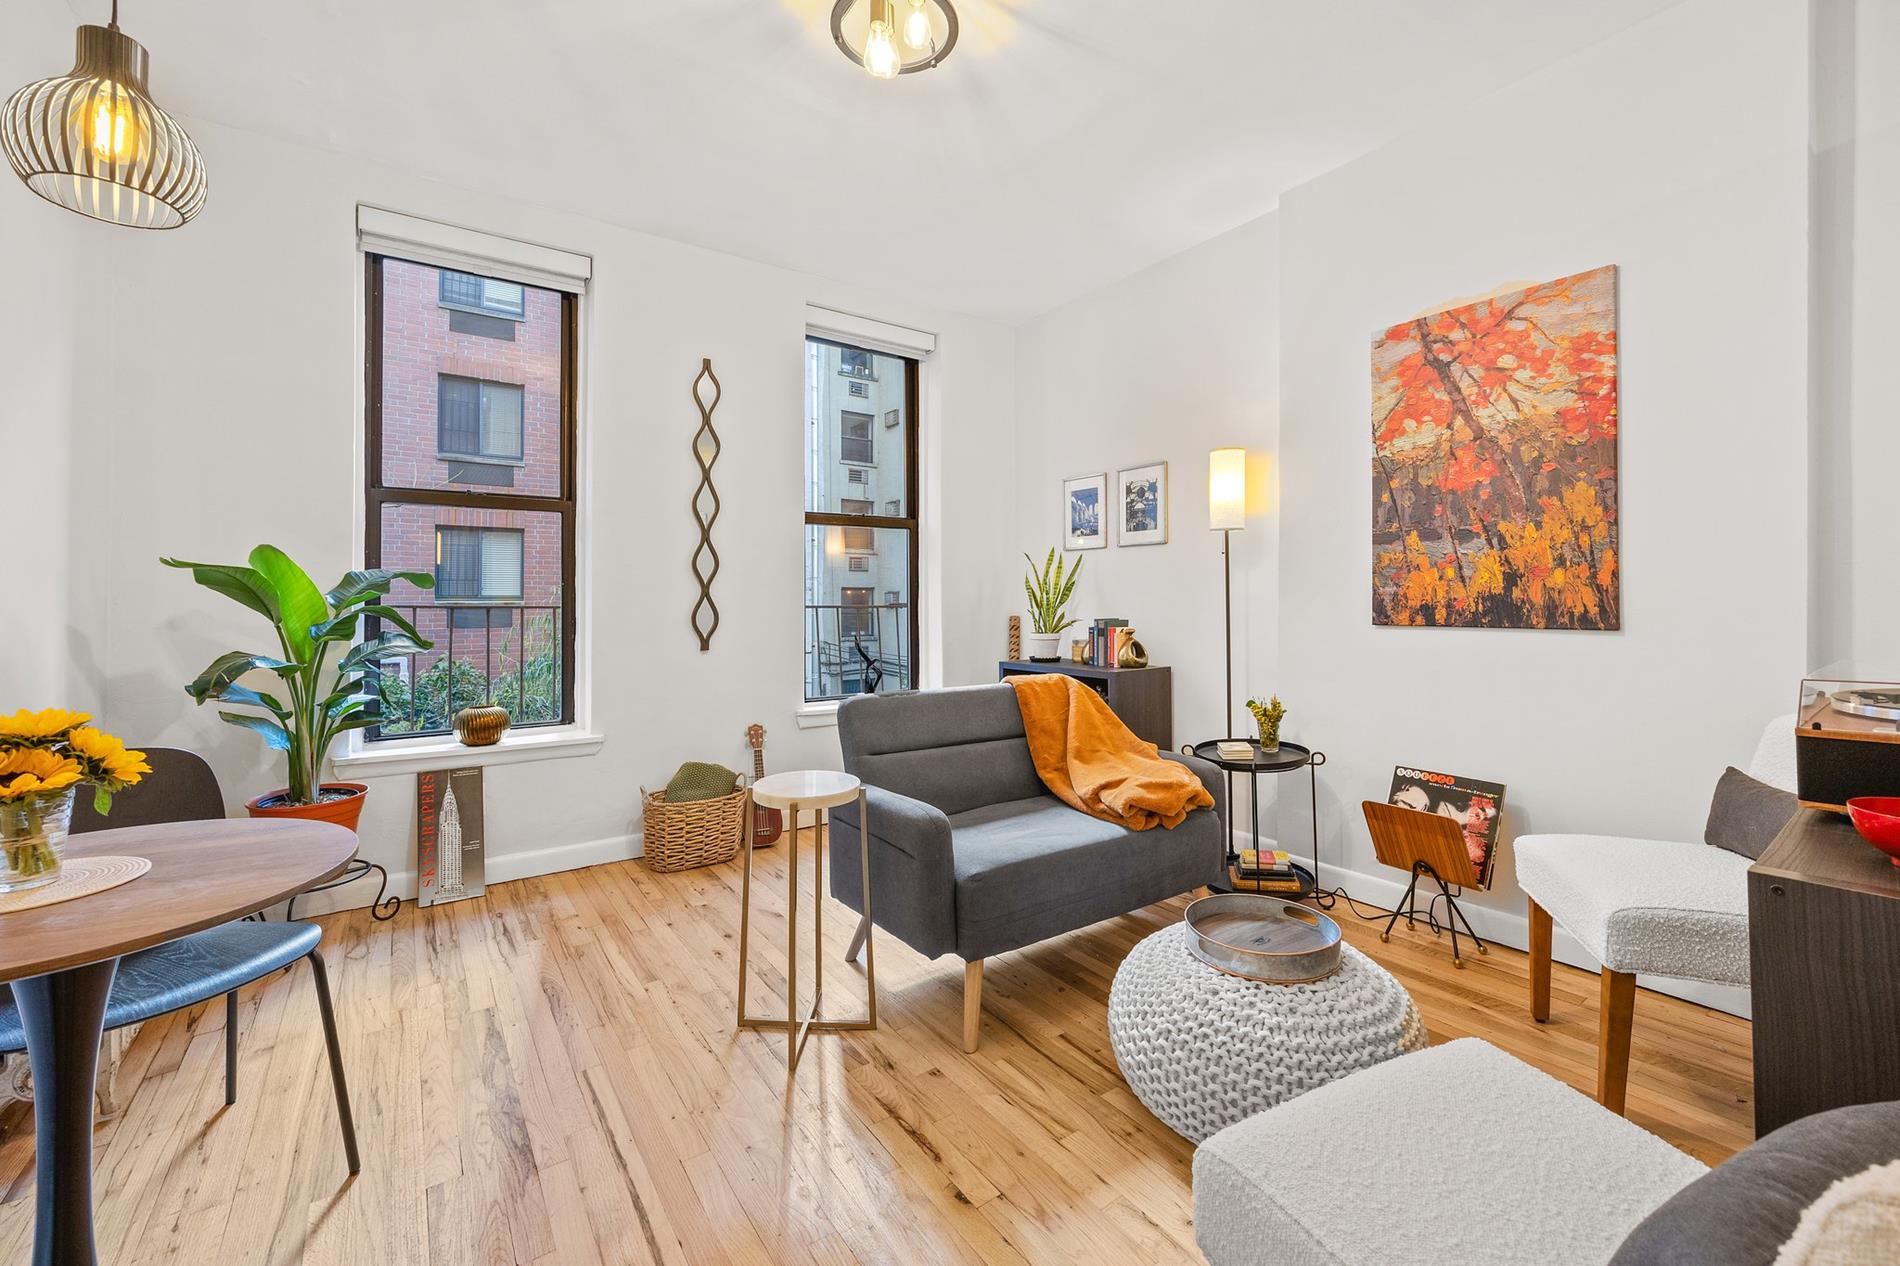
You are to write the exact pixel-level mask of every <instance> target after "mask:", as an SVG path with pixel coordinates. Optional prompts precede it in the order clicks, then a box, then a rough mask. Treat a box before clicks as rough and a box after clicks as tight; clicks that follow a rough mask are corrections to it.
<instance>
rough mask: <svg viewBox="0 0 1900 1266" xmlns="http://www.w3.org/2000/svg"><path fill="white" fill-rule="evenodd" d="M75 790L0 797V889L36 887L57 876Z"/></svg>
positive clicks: (15, 889)
mask: <svg viewBox="0 0 1900 1266" xmlns="http://www.w3.org/2000/svg"><path fill="white" fill-rule="evenodd" d="M74 790H75V789H74V788H72V787H67V788H65V789H64V790H62V791H48V792H43V793H41V794H39V795H36V796H21V797H20V798H19V799H17V800H0V892H19V891H21V890H22V889H25V888H38V887H39V886H40V885H42V884H50V883H52V882H53V881H54V880H55V879H57V878H59V854H60V850H61V849H62V848H63V847H64V846H65V844H66V832H67V830H68V829H69V828H70V827H71V826H72V820H73V792H74Z"/></svg>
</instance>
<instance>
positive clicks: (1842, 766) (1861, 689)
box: [1794, 665, 1900, 812]
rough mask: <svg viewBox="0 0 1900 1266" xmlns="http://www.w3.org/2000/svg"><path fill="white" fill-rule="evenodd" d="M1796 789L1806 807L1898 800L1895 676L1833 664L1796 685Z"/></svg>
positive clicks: (1899, 701)
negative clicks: (1882, 798) (1864, 799)
mask: <svg viewBox="0 0 1900 1266" xmlns="http://www.w3.org/2000/svg"><path fill="white" fill-rule="evenodd" d="M1794 734H1795V744H1794V749H1795V788H1796V794H1797V795H1799V796H1800V799H1801V803H1802V804H1804V805H1806V806H1808V807H1809V808H1811V809H1834V810H1836V811H1839V812H1845V811H1846V806H1847V802H1848V800H1850V799H1852V798H1853V797H1855V796H1900V677H1894V676H1880V675H1878V674H1874V673H1868V672H1865V671H1861V670H1859V669H1857V668H1856V667H1855V666H1853V665H1834V666H1832V667H1830V668H1827V669H1823V670H1822V671H1821V672H1819V673H1816V674H1815V675H1813V676H1811V677H1808V678H1807V679H1805V680H1804V681H1802V683H1801V702H1800V707H1799V709H1798V711H1797V712H1796V714H1795V732H1794Z"/></svg>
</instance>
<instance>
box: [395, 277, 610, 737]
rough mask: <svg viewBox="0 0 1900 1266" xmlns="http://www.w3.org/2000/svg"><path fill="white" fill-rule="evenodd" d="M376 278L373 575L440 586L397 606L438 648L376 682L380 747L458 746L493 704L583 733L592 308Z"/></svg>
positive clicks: (503, 284) (519, 287) (543, 293)
mask: <svg viewBox="0 0 1900 1266" xmlns="http://www.w3.org/2000/svg"><path fill="white" fill-rule="evenodd" d="M368 270H369V271H368V289H367V293H368V300H369V310H368V320H367V323H366V328H367V331H368V338H367V348H366V362H367V363H366V365H365V370H366V374H367V378H368V407H369V416H368V441H369V442H368V445H367V454H368V462H367V469H366V470H365V472H364V477H365V494H366V495H365V502H366V505H367V509H368V522H367V524H366V533H365V539H366V542H367V548H366V551H365V553H366V557H365V559H364V562H365V565H366V566H370V567H393V568H398V569H400V570H404V571H421V572H429V573H431V574H433V575H434V577H435V582H436V583H435V588H434V589H432V590H425V589H419V588H416V587H414V586H411V585H407V584H398V585H397V586H396V588H395V589H394V590H393V591H392V592H391V594H390V597H389V599H388V605H389V606H391V607H393V608H394V609H395V610H396V611H397V612H399V613H400V614H402V615H403V616H404V617H406V618H408V619H409V620H411V621H412V622H413V623H414V624H415V625H416V627H417V628H418V630H420V631H421V633H422V635H423V636H424V637H426V638H428V639H430V640H431V641H433V642H434V643H435V645H434V647H433V648H432V649H430V650H428V651H422V652H418V653H414V654H411V655H407V656H402V657H399V658H396V659H392V660H388V661H385V662H383V663H382V664H379V665H378V666H377V672H376V673H375V674H374V677H373V680H374V683H375V686H376V689H377V691H378V693H379V694H380V696H381V711H380V720H379V722H378V724H377V725H376V726H375V727H374V728H372V729H370V730H368V731H365V738H366V739H367V740H368V741H371V742H374V741H378V740H383V739H391V738H399V737H409V736H412V735H419V734H444V733H447V732H448V731H449V729H450V728H451V723H452V721H453V718H454V716H455V714H456V712H458V711H459V710H461V709H462V708H466V707H469V706H471V705H473V704H480V703H496V704H500V705H501V706H502V707H504V708H506V709H508V712H509V715H510V716H511V717H512V719H513V722H514V724H515V725H517V726H531V725H550V724H561V723H564V722H568V721H571V720H573V718H574V682H573V674H572V671H571V666H572V665H573V663H574V662H575V661H574V509H575V506H574V489H575V486H576V481H575V472H574V453H575V446H574V416H575V413H574V410H575V394H574V367H575V348H576V323H577V321H578V319H579V317H578V312H579V300H578V297H577V296H576V295H573V294H570V293H567V292H565V291H561V290H553V289H545V288H542V287H538V286H532V285H526V284H523V283H521V282H517V281H510V280H507V279H504V278H497V277H486V276H482V275H480V274H478V273H473V272H458V271H453V270H449V269H440V268H436V267H434V266H432V265H429V264H421V263H416V262H413V261H410V260H404V259H398V258H394V257H391V256H382V255H376V254H371V255H369V256H368ZM370 623H371V624H372V625H374V624H376V623H378V622H376V621H371V622H370ZM373 631H375V630H374V629H372V632H373Z"/></svg>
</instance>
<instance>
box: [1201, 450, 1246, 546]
mask: <svg viewBox="0 0 1900 1266" xmlns="http://www.w3.org/2000/svg"><path fill="white" fill-rule="evenodd" d="M1207 526H1208V527H1209V528H1211V529H1213V530H1214V531H1216V532H1219V531H1223V530H1228V529H1233V528H1244V527H1246V526H1247V450H1246V449H1244V448H1217V449H1215V450H1214V451H1213V452H1211V453H1209V454H1208V455H1207Z"/></svg>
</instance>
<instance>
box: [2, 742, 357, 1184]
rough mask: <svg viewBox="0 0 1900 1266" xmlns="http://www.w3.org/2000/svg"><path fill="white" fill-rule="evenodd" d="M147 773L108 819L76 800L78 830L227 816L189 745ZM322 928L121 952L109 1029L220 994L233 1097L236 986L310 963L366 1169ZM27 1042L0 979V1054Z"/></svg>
mask: <svg viewBox="0 0 1900 1266" xmlns="http://www.w3.org/2000/svg"><path fill="white" fill-rule="evenodd" d="M145 756H146V760H147V762H148V763H149V764H150V765H151V767H152V772H151V773H150V774H147V775H146V776H145V780H144V781H143V782H141V783H139V784H138V785H137V786H135V787H128V788H126V789H125V790H124V791H121V792H120V793H119V794H118V795H117V796H115V797H114V798H113V801H112V816H111V817H109V818H107V817H101V816H100V815H99V814H97V813H94V812H93V810H92V804H91V801H90V799H89V798H88V797H86V796H83V795H82V796H80V797H79V799H78V801H77V802H76V803H75V804H74V805H73V824H72V830H73V832H74V834H79V833H82V832H87V831H103V830H106V829H108V828H111V827H123V826H150V825H154V824H156V823H161V822H202V821H206V820H208V819H213V818H222V817H223V816H224V793H223V792H221V791H220V790H219V789H218V778H217V775H216V774H214V773H212V772H211V766H209V765H207V764H205V762H204V758H203V757H201V756H199V755H198V754H197V753H195V752H187V751H183V750H181V749H178V748H167V747H155V748H147V749H146V753H145ZM322 939H323V929H322V928H320V927H318V926H317V925H316V924H314V923H264V922H255V923H253V922H248V921H245V920H237V921H234V922H231V923H224V924H220V925H219V926H217V927H214V928H206V929H205V930H204V931H202V932H194V933H192V934H191V935H190V936H184V937H180V938H179V939H178V940H175V941H167V942H166V943H165V944H163V945H154V946H152V947H151V948H149V949H143V950H139V951H138V952H136V953H133V954H127V955H126V956H125V957H124V958H122V959H120V960H119V970H118V971H117V973H115V974H114V976H113V978H112V995H111V997H110V998H109V999H108V1000H107V1002H106V1022H105V1027H106V1028H107V1029H108V1030H110V1029H117V1028H123V1027H124V1026H125V1025H128V1024H137V1023H138V1022H139V1021H141V1020H150V1019H153V1018H154V1017H157V1016H161V1015H167V1014H169V1013H171V1012H173V1011H179V1010H183V1009H184V1008H186V1007H191V1006H196V1005H197V1004H199V1003H201V1002H209V1001H210V1000H211V999H213V998H215V997H217V996H218V995H219V994H223V995H224V1102H225V1103H226V1104H227V1105H228V1104H233V1103H236V1102H237V1001H238V995H237V991H238V990H239V989H240V988H241V987H243V986H245V985H248V984H250V983H251V982H252V981H253V980H261V979H262V978H263V977H265V976H268V975H270V974H271V973H272V972H274V971H277V970H279V969H280V968H285V967H289V966H292V965H293V964H295V963H296V961H297V960H298V959H300V958H307V959H309V960H310V969H311V971H312V972H314V973H315V975H316V985H317V1010H318V1011H319V1012H320V1013H321V1014H322V1016H323V1040H324V1044H325V1045H326V1046H328V1047H329V1051H330V1083H331V1087H332V1088H333V1089H334V1090H335V1091H336V1112H337V1117H338V1118H339V1119H340V1120H341V1122H342V1124H343V1151H344V1154H345V1155H346V1156H347V1157H348V1159H349V1164H350V1172H351V1173H352V1174H356V1173H361V1172H362V1168H363V1167H362V1163H361V1161H360V1160H359V1159H358V1156H357V1151H356V1125H355V1123H354V1122H353V1121H352V1119H351V1117H350V1095H349V1087H348V1085H347V1084H346V1083H345V1082H344V1079H343V1050H342V1047H341V1045H340V1044H339V1043H338V1042H337V1036H336V1013H335V1011H334V1009H333V1008H332V1007H331V1004H330V975H329V972H328V971H327V970H325V968H324V965H323V955H322V953H320V952H319V951H318V948H317V946H318V943H319V942H320V941H322ZM25 1049H26V1032H25V1030H24V1029H23V1028H22V1027H21V1024H20V1013H19V1010H18V1008H16V1007H15V1006H14V1004H13V997H12V992H11V991H10V990H8V989H6V987H5V986H0V1054H13V1053H15V1052H18V1051H24V1050H25Z"/></svg>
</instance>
